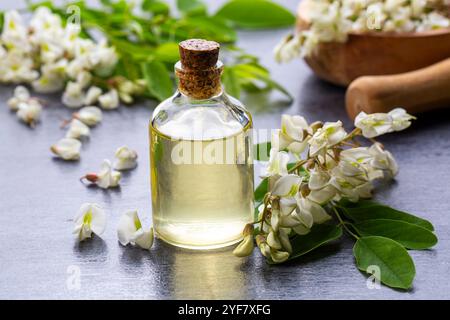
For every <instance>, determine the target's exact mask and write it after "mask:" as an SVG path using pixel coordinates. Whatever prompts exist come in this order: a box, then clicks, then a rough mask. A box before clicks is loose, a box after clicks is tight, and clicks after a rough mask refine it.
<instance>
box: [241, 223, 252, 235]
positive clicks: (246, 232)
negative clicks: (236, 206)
mask: <svg viewBox="0 0 450 320" xmlns="http://www.w3.org/2000/svg"><path fill="white" fill-rule="evenodd" d="M254 230H255V228H254V227H253V224H252V223H247V224H246V225H245V228H244V230H243V231H242V234H243V235H244V237H245V236H248V235H253V231H254Z"/></svg>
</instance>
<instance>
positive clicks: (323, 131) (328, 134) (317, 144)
mask: <svg viewBox="0 0 450 320" xmlns="http://www.w3.org/2000/svg"><path fill="white" fill-rule="evenodd" d="M346 136H347V133H346V132H345V130H344V128H343V127H342V122H341V121H337V122H326V123H325V124H324V125H323V127H321V128H319V129H317V131H316V132H315V133H314V135H313V136H312V137H311V139H309V140H308V143H309V145H310V147H309V153H310V155H311V156H314V155H322V156H323V155H324V154H325V153H326V149H327V148H328V147H332V146H334V145H336V144H338V143H340V142H341V141H342V140H343V139H344V138H345V137H346Z"/></svg>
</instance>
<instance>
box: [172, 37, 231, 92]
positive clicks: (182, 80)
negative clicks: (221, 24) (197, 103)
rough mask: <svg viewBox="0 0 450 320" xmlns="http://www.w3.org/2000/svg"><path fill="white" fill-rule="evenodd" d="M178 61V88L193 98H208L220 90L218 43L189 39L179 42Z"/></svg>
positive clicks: (220, 69)
mask: <svg viewBox="0 0 450 320" xmlns="http://www.w3.org/2000/svg"><path fill="white" fill-rule="evenodd" d="M179 48H180V61H179V62H178V63H177V64H176V65H175V73H176V75H177V77H178V90H179V91H180V92H182V93H183V94H185V95H187V96H189V97H192V98H194V99H208V98H210V97H213V96H215V95H217V94H220V92H221V91H222V85H221V83H220V76H221V74H222V71H223V64H222V63H221V62H220V61H219V50H220V45H219V44H218V43H217V42H214V41H207V40H202V39H190V40H185V41H183V42H180V44H179Z"/></svg>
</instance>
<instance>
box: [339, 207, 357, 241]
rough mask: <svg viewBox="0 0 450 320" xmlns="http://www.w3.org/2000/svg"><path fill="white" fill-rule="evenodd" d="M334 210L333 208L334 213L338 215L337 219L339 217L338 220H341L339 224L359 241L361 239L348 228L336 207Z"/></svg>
mask: <svg viewBox="0 0 450 320" xmlns="http://www.w3.org/2000/svg"><path fill="white" fill-rule="evenodd" d="M332 208H333V211H334V213H335V214H336V217H337V218H338V220H339V224H341V225H342V226H343V227H344V229H345V230H346V231H347V232H348V233H349V234H350V235H351V236H352V237H354V238H355V239H356V240H358V239H359V236H358V235H356V234H355V233H354V232H352V231H351V230H350V229H349V228H348V227H347V225H346V222H345V221H344V220H343V219H342V218H341V215H340V214H339V211H338V210H337V209H336V207H335V206H333V207H332Z"/></svg>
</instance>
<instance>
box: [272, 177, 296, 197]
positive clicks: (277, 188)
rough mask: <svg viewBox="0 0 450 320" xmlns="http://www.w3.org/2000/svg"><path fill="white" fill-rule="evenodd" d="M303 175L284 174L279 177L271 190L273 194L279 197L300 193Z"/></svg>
mask: <svg viewBox="0 0 450 320" xmlns="http://www.w3.org/2000/svg"><path fill="white" fill-rule="evenodd" d="M301 182H302V177H300V176H297V175H295V174H288V175H284V176H282V177H281V178H279V179H278V180H277V181H276V182H275V184H274V186H273V188H272V191H271V194H272V195H274V196H279V197H293V196H295V195H296V194H297V193H298V189H299V187H300V184H301Z"/></svg>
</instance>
